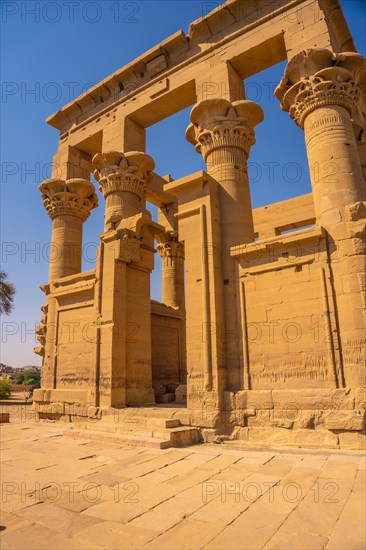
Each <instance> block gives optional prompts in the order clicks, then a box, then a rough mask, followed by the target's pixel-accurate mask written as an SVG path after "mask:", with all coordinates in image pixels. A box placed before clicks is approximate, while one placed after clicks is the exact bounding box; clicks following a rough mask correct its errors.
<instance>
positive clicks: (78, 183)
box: [39, 178, 98, 222]
mask: <svg viewBox="0 0 366 550" xmlns="http://www.w3.org/2000/svg"><path fill="white" fill-rule="evenodd" d="M39 189H40V191H41V193H42V199H43V204H44V207H45V208H46V210H47V212H48V215H49V217H50V218H51V220H54V219H55V218H57V217H58V216H75V217H77V218H80V219H81V220H82V221H83V222H85V220H86V219H87V218H88V217H89V214H90V210H92V209H93V208H96V207H97V206H98V198H97V196H96V194H95V192H94V191H95V189H94V185H93V184H92V183H91V182H90V181H88V180H84V179H80V178H75V179H70V180H67V181H64V180H58V179H48V180H45V181H44V182H43V183H41V185H40V186H39Z"/></svg>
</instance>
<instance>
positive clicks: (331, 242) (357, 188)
mask: <svg viewBox="0 0 366 550" xmlns="http://www.w3.org/2000/svg"><path fill="white" fill-rule="evenodd" d="M365 75H366V66H365V59H364V58H363V57H362V56H361V55H359V54H355V53H341V54H335V53H332V52H331V51H329V50H326V49H310V50H306V51H303V52H301V53H299V54H297V55H296V56H295V57H293V58H292V59H291V61H290V62H289V63H288V65H287V68H286V71H285V78H283V79H282V81H281V83H280V85H279V86H278V88H277V90H276V92H275V94H276V96H277V98H278V99H279V100H280V101H281V107H282V108H283V109H284V110H286V111H289V113H290V115H291V117H292V118H293V119H294V121H295V122H296V124H297V125H298V126H300V128H303V130H304V132H305V141H306V149H307V155H308V162H309V167H310V177H311V183H312V189H313V198H314V205H315V212H316V219H317V223H318V224H319V225H321V226H323V227H324V228H325V230H326V240H327V248H328V253H329V258H330V267H331V273H332V281H331V282H332V284H333V287H334V292H335V296H336V304H337V310H338V315H337V317H338V327H335V328H334V331H337V332H338V333H339V334H340V343H341V348H342V356H343V366H344V376H345V380H343V381H342V380H340V381H339V383H340V384H341V383H342V382H343V383H346V385H348V386H351V387H352V386H359V385H361V383H362V382H361V380H362V376H363V374H362V370H363V362H364V361H363V359H362V355H363V352H362V344H363V342H364V330H365V326H364V307H365V302H364V291H365V276H364V269H365V242H364V236H365V222H364V219H365V202H364V201H365V183H364V179H363V174H362V168H361V162H360V155H359V152H358V148H357V142H356V139H355V134H354V129H353V126H352V122H353V120H354V118H355V117H356V116H359V115H360V102H359V98H360V96H361V95H363V96H364V89H365V84H366V77H365ZM361 114H362V113H361Z"/></svg>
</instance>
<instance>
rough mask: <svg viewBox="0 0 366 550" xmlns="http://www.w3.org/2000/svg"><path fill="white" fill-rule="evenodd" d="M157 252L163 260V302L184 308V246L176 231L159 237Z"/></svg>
mask: <svg viewBox="0 0 366 550" xmlns="http://www.w3.org/2000/svg"><path fill="white" fill-rule="evenodd" d="M156 248H157V251H158V253H159V255H160V256H161V258H162V261H163V266H162V282H163V285H162V301H163V303H164V304H166V305H167V306H170V307H174V308H184V245H183V243H181V242H179V241H178V238H177V235H176V233H175V232H174V231H172V232H170V231H168V232H165V233H162V234H161V235H159V242H158V245H157V247H156Z"/></svg>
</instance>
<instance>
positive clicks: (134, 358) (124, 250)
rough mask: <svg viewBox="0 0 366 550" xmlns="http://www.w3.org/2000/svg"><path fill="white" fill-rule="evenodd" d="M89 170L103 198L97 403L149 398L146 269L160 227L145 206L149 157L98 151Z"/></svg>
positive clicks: (150, 166)
mask: <svg viewBox="0 0 366 550" xmlns="http://www.w3.org/2000/svg"><path fill="white" fill-rule="evenodd" d="M93 165H94V168H95V171H94V175H95V178H96V179H97V181H98V182H99V185H100V190H101V191H102V193H103V195H104V197H105V199H106V210H105V231H104V233H103V234H102V235H101V248H100V251H99V254H98V262H97V270H96V272H97V280H98V286H99V287H100V288H99V290H98V292H99V299H98V311H97V319H98V321H97V324H98V331H99V335H98V338H97V340H98V342H100V344H98V346H99V345H100V350H99V351H98V353H97V356H98V357H99V364H98V369H99V372H98V373H97V374H96V378H97V379H98V383H99V388H100V399H99V403H100V405H101V406H103V407H118V406H124V405H128V404H136V403H153V402H154V391H153V388H152V368H151V302H150V273H151V271H152V269H153V267H154V252H155V250H154V235H155V234H156V233H159V232H161V231H162V230H163V229H162V228H161V227H160V226H159V225H158V224H156V223H154V222H153V221H152V218H151V214H150V213H149V212H147V211H146V210H145V205H146V188H147V185H148V184H149V181H150V180H151V172H152V170H153V169H154V166H155V163H154V161H153V159H152V158H151V157H150V156H149V155H147V154H145V153H141V152H128V153H125V154H123V153H120V152H116V151H111V152H106V153H98V154H97V155H95V156H94V158H93Z"/></svg>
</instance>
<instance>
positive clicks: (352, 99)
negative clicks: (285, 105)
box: [284, 77, 359, 128]
mask: <svg viewBox="0 0 366 550" xmlns="http://www.w3.org/2000/svg"><path fill="white" fill-rule="evenodd" d="M289 92H291V90H290V91H289ZM285 97H286V96H285ZM358 97H359V91H358V89H357V88H356V86H355V82H354V81H348V82H343V83H339V82H336V83H335V82H333V81H321V80H320V79H319V78H318V77H314V78H312V79H308V80H307V81H303V82H302V83H301V84H300V86H299V91H298V93H297V95H296V99H295V101H294V103H293V104H292V105H291V106H290V108H289V113H290V116H291V117H292V118H293V119H294V121H295V122H296V124H297V125H298V126H300V128H303V126H304V121H305V119H306V117H307V116H308V115H309V114H310V113H311V112H313V111H315V109H319V108H321V107H326V106H328V105H337V106H339V107H344V108H345V109H346V110H347V111H348V112H349V114H350V115H352V114H353V112H354V110H355V107H356V105H357V101H358ZM284 99H285V98H284Z"/></svg>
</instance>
